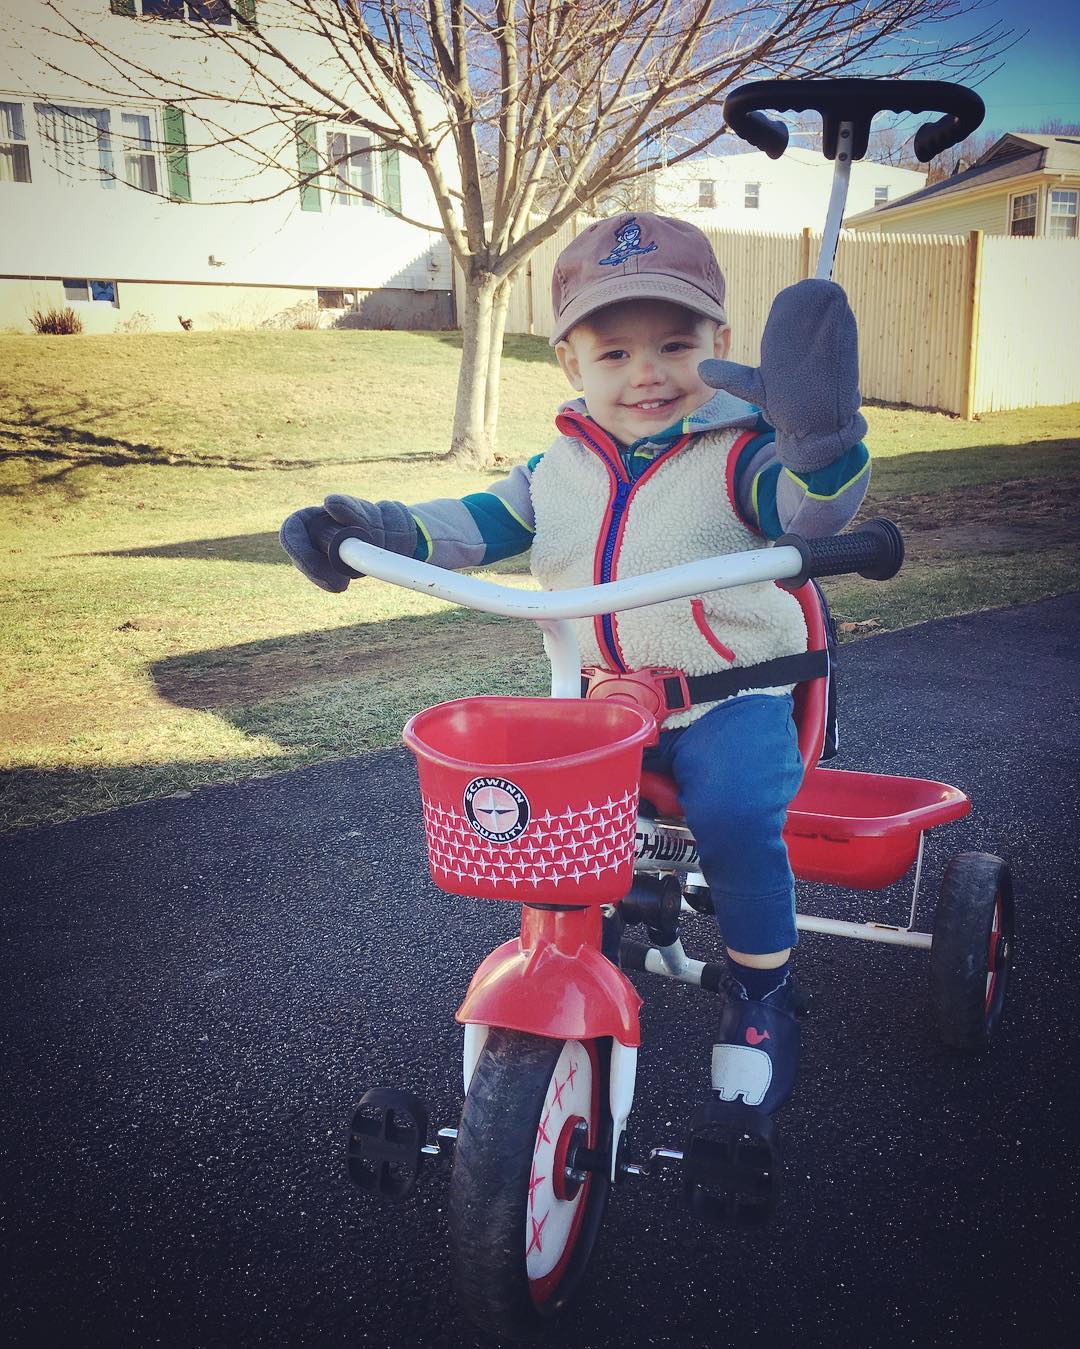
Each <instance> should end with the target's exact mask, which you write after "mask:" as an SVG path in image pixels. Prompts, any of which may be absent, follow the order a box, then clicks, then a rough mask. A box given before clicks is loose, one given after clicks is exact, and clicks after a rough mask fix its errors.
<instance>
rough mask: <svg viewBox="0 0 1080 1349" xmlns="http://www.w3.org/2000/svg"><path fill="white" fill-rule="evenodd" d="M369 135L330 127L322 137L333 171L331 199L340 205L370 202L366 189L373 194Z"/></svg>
mask: <svg viewBox="0 0 1080 1349" xmlns="http://www.w3.org/2000/svg"><path fill="white" fill-rule="evenodd" d="M371 149H372V143H371V137H370V136H354V135H352V134H351V133H350V132H347V131H331V132H330V133H329V135H328V136H327V138H326V153H327V157H328V159H329V161H330V170H331V173H332V174H333V180H332V181H333V184H334V201H335V202H336V203H337V204H338V205H340V206H356V205H368V206H370V205H371V202H370V200H369V199H368V198H367V197H363V196H360V195H359V194H360V193H362V192H366V193H368V194H369V196H371V197H374V196H375V195H376V187H375V156H374V155H373V154H372V152H371Z"/></svg>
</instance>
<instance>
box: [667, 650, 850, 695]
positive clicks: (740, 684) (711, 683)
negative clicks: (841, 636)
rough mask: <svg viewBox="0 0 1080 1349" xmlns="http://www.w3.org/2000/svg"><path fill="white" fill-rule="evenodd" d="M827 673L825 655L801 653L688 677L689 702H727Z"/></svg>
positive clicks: (821, 652)
mask: <svg viewBox="0 0 1080 1349" xmlns="http://www.w3.org/2000/svg"><path fill="white" fill-rule="evenodd" d="M828 673H829V653H828V652H827V651H801V652H799V654H798V655H795V656H777V657H776V659H775V660H763V661H760V662H759V663H758V664H757V665H746V666H743V668H742V669H740V670H718V671H717V672H716V673H715V674H707V675H688V676H687V680H686V684H687V687H688V688H689V690H690V702H691V703H692V704H693V703H711V702H713V701H714V700H716V699H717V698H731V697H733V696H734V695H735V694H736V693H745V692H747V691H748V690H750V689H769V688H773V687H774V686H775V685H777V684H802V683H804V682H805V681H806V680H808V679H824V678H825V676H826V675H827V674H828Z"/></svg>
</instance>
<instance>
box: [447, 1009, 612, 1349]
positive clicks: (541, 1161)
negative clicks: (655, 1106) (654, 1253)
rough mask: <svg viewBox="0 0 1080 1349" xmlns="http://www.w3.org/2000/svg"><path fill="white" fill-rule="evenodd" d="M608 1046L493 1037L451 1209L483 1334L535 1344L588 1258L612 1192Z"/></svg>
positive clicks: (462, 1136) (458, 1152)
mask: <svg viewBox="0 0 1080 1349" xmlns="http://www.w3.org/2000/svg"><path fill="white" fill-rule="evenodd" d="M610 1050H611V1046H610V1042H608V1041H606V1040H585V1041H580V1040H552V1039H547V1038H546V1037H543V1036H539V1035H528V1034H525V1033H524V1032H521V1031H510V1030H501V1029H493V1030H492V1031H491V1032H490V1034H489V1035H488V1038H487V1042H486V1044H485V1045H484V1050H483V1053H482V1054H481V1055H480V1058H479V1060H478V1062H477V1065H476V1069H475V1071H474V1073H473V1077H472V1081H471V1083H470V1086H469V1094H468V1096H467V1097H466V1100H465V1108H464V1110H463V1111H462V1114H461V1123H460V1125H459V1127H458V1136H457V1142H456V1144H455V1147H454V1170H453V1176H452V1178H451V1182H450V1214H449V1220H450V1241H451V1254H452V1260H453V1266H454V1276H455V1282H456V1285H457V1291H458V1296H459V1299H460V1301H461V1304H462V1307H463V1309H464V1310H465V1311H466V1313H467V1314H468V1315H469V1317H470V1318H471V1319H472V1320H473V1321H474V1322H475V1323H476V1324H477V1325H479V1326H481V1327H482V1328H483V1329H485V1330H489V1331H493V1332H494V1333H495V1334H498V1335H506V1336H511V1337H513V1338H519V1339H521V1338H525V1339H528V1338H531V1337H532V1336H533V1335H534V1334H535V1333H536V1332H538V1331H539V1330H541V1329H542V1328H543V1326H544V1325H545V1323H549V1322H550V1320H551V1318H552V1317H553V1316H555V1315H557V1314H558V1313H559V1312H560V1311H562V1309H563V1308H564V1307H565V1305H566V1303H567V1301H568V1300H569V1298H570V1297H571V1295H572V1293H573V1291H574V1288H575V1287H576V1285H577V1284H578V1282H579V1280H580V1278H581V1275H582V1273H583V1271H584V1269H585V1266H586V1264H587V1263H588V1260H589V1256H590V1254H591V1253H592V1248H593V1245H594V1244H595V1242H596V1237H597V1234H598V1233H599V1230H600V1223H601V1220H602V1218H603V1215H604V1208H605V1206H606V1203H607V1197H608V1190H609V1175H610V1170H609V1163H610V1155H611V1114H610V1109H609V1105H608V1075H609V1070H610ZM586 1150H587V1151H588V1152H589V1153H592V1154H594V1155H593V1156H592V1157H586V1156H585V1153H586ZM601 1158H606V1159H607V1160H606V1161H604V1162H601V1161H600V1159H601ZM584 1162H589V1163H591V1164H592V1167H593V1169H589V1170H587V1171H585V1170H583V1169H581V1164H582V1163H584ZM575 1163H576V1164H577V1165H575Z"/></svg>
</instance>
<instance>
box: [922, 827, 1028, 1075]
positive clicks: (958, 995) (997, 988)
mask: <svg viewBox="0 0 1080 1349" xmlns="http://www.w3.org/2000/svg"><path fill="white" fill-rule="evenodd" d="M1012 954H1013V889H1012V876H1011V873H1010V872H1009V868H1008V866H1006V864H1005V863H1004V862H1003V861H1002V860H1001V858H1000V857H994V856H992V855H991V854H990V853H979V852H969V853H960V854H959V855H958V856H956V857H954V858H953V859H952V861H951V862H950V863H949V865H948V866H947V867H946V868H945V875H944V877H943V879H942V882H941V893H940V895H939V897H938V906H937V913H936V914H935V916H934V936H933V943H932V945H931V948H930V998H931V1002H932V1005H933V1009H934V1017H935V1020H936V1021H937V1027H938V1032H939V1034H940V1035H941V1038H942V1040H944V1042H945V1043H946V1044H947V1045H948V1046H950V1048H952V1049H960V1050H966V1051H967V1052H969V1053H978V1052H979V1051H980V1050H983V1049H985V1048H986V1047H987V1045H989V1043H990V1037H991V1035H992V1034H993V1032H994V1030H995V1029H996V1027H997V1024H998V1021H999V1019H1000V1017H1001V1011H1002V1008H1003V1006H1004V1004H1005V993H1006V990H1007V988H1008V983H1009V974H1010V972H1011V970H1012Z"/></svg>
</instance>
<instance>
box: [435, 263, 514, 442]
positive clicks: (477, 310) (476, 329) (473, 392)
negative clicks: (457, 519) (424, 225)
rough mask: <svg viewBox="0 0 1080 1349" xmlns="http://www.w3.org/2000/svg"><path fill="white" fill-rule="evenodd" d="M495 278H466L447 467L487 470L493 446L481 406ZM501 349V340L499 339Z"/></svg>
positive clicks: (486, 370)
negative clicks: (459, 359) (455, 402)
mask: <svg viewBox="0 0 1080 1349" xmlns="http://www.w3.org/2000/svg"><path fill="white" fill-rule="evenodd" d="M498 285H499V282H498V278H497V277H495V276H493V275H492V274H491V273H490V272H481V273H479V274H478V275H475V276H471V277H467V278H466V281H465V312H464V313H463V314H462V315H461V369H460V371H459V372H458V387H457V404H456V406H455V408H454V430H453V435H452V439H451V442H450V453H449V454H448V455H447V459H448V461H449V462H450V463H453V464H459V465H461V467H463V468H490V467H491V465H492V460H493V457H494V453H495V446H494V442H493V441H492V440H489V438H488V433H487V428H486V418H485V406H486V395H487V386H488V371H489V366H490V359H491V328H492V317H493V310H494V300H495V295H496V291H497V290H498ZM500 346H501V336H500Z"/></svg>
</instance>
